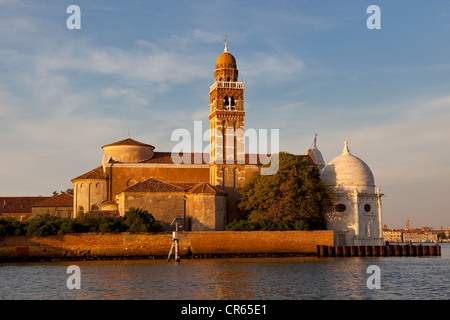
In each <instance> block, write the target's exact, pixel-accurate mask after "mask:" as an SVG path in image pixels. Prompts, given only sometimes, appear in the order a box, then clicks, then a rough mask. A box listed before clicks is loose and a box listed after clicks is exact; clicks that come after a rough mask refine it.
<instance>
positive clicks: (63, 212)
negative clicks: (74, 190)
mask: <svg viewBox="0 0 450 320" xmlns="http://www.w3.org/2000/svg"><path fill="white" fill-rule="evenodd" d="M46 214H49V215H52V216H57V217H60V218H72V217H73V196H72V195H70V194H68V193H66V192H63V193H62V194H60V195H57V196H54V197H50V198H48V199H46V200H44V201H40V202H38V203H36V204H34V205H33V206H32V207H31V215H32V216H37V215H40V216H43V215H46Z"/></svg>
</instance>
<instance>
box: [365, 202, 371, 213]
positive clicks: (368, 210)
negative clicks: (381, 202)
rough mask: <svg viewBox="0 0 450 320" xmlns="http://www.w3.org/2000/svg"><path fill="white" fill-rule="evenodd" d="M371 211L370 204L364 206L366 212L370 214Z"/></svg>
mask: <svg viewBox="0 0 450 320" xmlns="http://www.w3.org/2000/svg"><path fill="white" fill-rule="evenodd" d="M370 209H371V207H370V204H366V205H364V211H366V212H370Z"/></svg>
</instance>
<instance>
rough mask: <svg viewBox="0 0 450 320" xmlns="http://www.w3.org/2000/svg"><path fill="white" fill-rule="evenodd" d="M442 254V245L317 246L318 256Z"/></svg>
mask: <svg viewBox="0 0 450 320" xmlns="http://www.w3.org/2000/svg"><path fill="white" fill-rule="evenodd" d="M430 255H432V256H440V255H441V247H440V246H439V245H435V246H424V245H422V244H420V245H410V244H407V245H384V246H317V256H318V257H381V256H384V257H392V256H394V257H416V256H430Z"/></svg>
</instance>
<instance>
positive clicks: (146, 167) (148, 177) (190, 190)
mask: <svg viewBox="0 0 450 320" xmlns="http://www.w3.org/2000/svg"><path fill="white" fill-rule="evenodd" d="M238 75H239V72H238V69H237V64H236V59H235V57H234V56H233V55H232V54H231V53H230V52H229V51H228V47H227V44H226V43H225V49H224V52H223V53H221V54H220V55H219V56H218V58H217V60H216V66H215V70H214V80H215V82H214V84H213V85H211V87H210V91H209V95H210V105H209V110H210V113H209V124H210V152H209V154H205V153H183V154H176V155H175V156H174V153H172V152H167V151H166V152H164V151H158V150H157V148H156V147H155V146H153V145H150V144H146V143H143V142H139V141H136V140H134V139H131V138H130V137H128V138H126V139H123V140H120V141H117V142H114V143H110V144H107V145H104V146H103V147H102V149H103V159H102V161H101V165H99V166H98V167H97V168H95V169H93V170H91V171H89V172H86V173H85V174H82V175H80V176H79V177H76V178H74V179H72V182H73V190H74V200H73V212H74V216H76V215H77V214H80V213H84V212H98V213H103V214H113V215H120V216H123V215H124V214H125V212H126V211H127V210H128V209H129V208H132V207H135V208H141V209H145V210H147V211H148V212H150V213H151V214H153V216H154V217H155V219H156V220H158V221H159V222H160V223H162V224H163V226H164V227H165V229H166V230H168V229H169V225H170V223H171V222H172V221H173V219H174V218H177V217H180V218H182V219H183V224H182V226H183V228H184V230H186V231H214V230H224V228H225V226H226V224H228V223H230V222H232V221H233V220H235V219H236V218H239V216H238V213H237V207H236V203H237V199H238V194H237V192H236V188H237V187H239V186H242V185H244V184H245V183H246V181H249V180H250V178H251V176H252V175H253V174H254V173H255V172H260V169H261V166H262V164H263V161H262V160H261V159H265V158H267V157H268V155H256V154H249V153H246V151H245V150H246V149H245V139H244V136H243V131H244V120H245V108H244V83H243V82H241V81H239V79H238ZM296 157H297V158H298V159H299V161H300V160H302V159H305V158H306V159H307V160H308V161H309V163H310V164H311V165H313V166H317V167H318V168H319V170H320V171H321V172H323V175H324V179H325V180H326V181H327V182H328V183H329V184H331V185H333V183H336V182H335V181H334V180H333V181H332V176H333V174H332V173H331V171H333V169H337V167H336V166H335V164H333V163H330V164H329V165H327V166H325V163H324V161H323V157H322V154H321V153H320V151H319V150H318V148H317V146H316V139H314V147H313V148H312V149H309V150H308V151H307V152H306V153H305V154H300V155H296ZM178 159H182V161H181V162H180V161H178ZM351 166H352V164H348V168H347V169H349V170H352V169H351ZM322 170H323V171H322ZM369 171H370V169H369ZM339 172H340V171H339ZM339 172H338V173H339ZM339 174H340V173H339ZM372 182H373V179H372V180H371V181H369V182H368V183H369V184H370V183H372ZM370 186H372V185H370ZM333 187H334V185H333ZM345 187H346V188H345V191H346V192H347V193H345V194H344V193H343V195H342V201H341V202H342V205H343V204H344V203H345V205H346V206H347V207H348V208H353V207H355V208H356V207H358V210H359V207H360V203H362V202H361V201H362V200H363V199H366V198H367V199H368V200H367V201H366V202H367V206H369V205H370V210H369V212H370V213H371V214H372V215H371V217H372V218H373V217H374V216H373V213H374V212H378V211H376V210H378V206H380V208H379V212H381V202H380V201H379V196H380V195H379V194H377V193H372V194H369V193H368V190H366V189H361V190H358V191H356V190H355V189H352V190H349V189H348V186H347V185H345ZM367 188H369V186H368V187H367ZM339 190H341V189H339ZM352 192H357V194H356V195H353V194H352ZM377 195H378V198H377ZM369 198H370V201H369ZM351 201H357V204H354V203H351ZM340 204H341V203H339V204H338V205H340ZM367 206H364V205H363V208H366V209H367V208H368V207H367ZM364 210H365V209H364ZM374 210H375V211H374ZM339 212H340V211H339ZM358 212H359V211H358ZM364 217H365V216H364ZM346 219H347V218H346ZM346 219H344V220H345V221H346V222H348V223H349V224H351V228H355V226H356V225H357V222H355V219H356V220H358V219H359V216H358V217H353V216H352V218H348V219H347V220H346ZM364 219H366V218H364ZM374 219H375V218H374ZM374 219H372V220H370V219H369V218H367V219H366V220H364V221H367V223H369V221H370V223H371V224H370V228H369V230H370V237H373V236H375V235H378V234H377V232H378V231H376V230H378V229H377V228H378V225H381V222H380V221H379V220H376V219H378V218H376V219H375V220H374ZM346 222H340V223H337V224H333V223H331V222H330V223H331V225H332V227H333V228H336V230H338V232H339V237H340V238H339V239H338V240H339V241H341V240H342V241H344V240H343V239H344V238H345V239H347V238H348V240H347V242H348V244H347V245H349V244H350V240H351V239H350V237H351V236H350V234H352V233H351V232H349V231H343V230H344V229H345V228H344V227H343V224H345V223H346ZM341 229H342V230H341ZM345 230H347V229H345ZM342 234H344V236H345V237H344V236H342ZM352 235H360V232H359V231H357V232H356V231H355V233H353V234H352ZM366 235H367V232H366ZM352 241H353V240H352Z"/></svg>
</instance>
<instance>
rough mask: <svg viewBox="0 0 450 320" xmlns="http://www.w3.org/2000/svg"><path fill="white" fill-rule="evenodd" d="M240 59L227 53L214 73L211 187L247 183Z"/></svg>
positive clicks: (211, 113) (211, 93)
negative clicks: (245, 178) (239, 79)
mask: <svg viewBox="0 0 450 320" xmlns="http://www.w3.org/2000/svg"><path fill="white" fill-rule="evenodd" d="M238 73H239V71H238V69H237V66H236V59H235V58H234V56H233V55H232V54H231V53H230V52H228V46H227V43H226V42H225V49H224V51H223V53H222V54H220V55H219V57H218V58H217V61H216V69H215V70H214V79H215V82H214V84H213V85H212V86H211V87H210V89H209V96H210V104H209V106H210V114H209V125H210V132H211V136H210V139H211V141H210V161H211V167H210V183H211V184H213V185H216V186H222V187H227V188H233V189H234V188H236V187H237V186H238V185H240V184H243V183H244V169H245V167H244V166H245V148H244V117H245V111H244V83H243V82H239V81H238Z"/></svg>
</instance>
